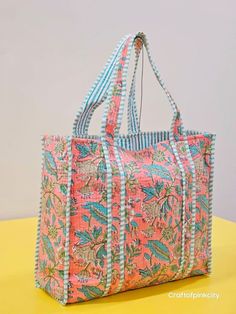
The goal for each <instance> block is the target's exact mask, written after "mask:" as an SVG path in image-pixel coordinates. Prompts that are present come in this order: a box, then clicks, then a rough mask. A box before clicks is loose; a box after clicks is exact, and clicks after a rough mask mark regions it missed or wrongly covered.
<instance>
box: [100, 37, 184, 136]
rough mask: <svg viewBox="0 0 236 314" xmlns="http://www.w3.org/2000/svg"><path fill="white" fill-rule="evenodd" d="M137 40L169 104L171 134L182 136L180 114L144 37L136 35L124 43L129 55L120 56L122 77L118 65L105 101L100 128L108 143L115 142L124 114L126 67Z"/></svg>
mask: <svg viewBox="0 0 236 314" xmlns="http://www.w3.org/2000/svg"><path fill="white" fill-rule="evenodd" d="M137 38H140V39H141V40H142V42H143V45H144V46H145V48H146V51H147V55H148V60H149V63H150V64H151V67H152V69H153V72H154V74H155V76H156V78H157V81H158V82H159V84H160V85H161V87H162V89H163V90H164V92H165V94H166V96H167V98H168V100H169V102H170V105H171V108H172V110H173V113H174V116H173V120H172V124H171V133H172V134H173V135H174V136H175V138H178V137H179V136H180V135H182V130H183V128H182V120H181V116H180V112H179V109H178V107H177V105H176V103H175V101H174V99H173V97H172V96H171V94H170V93H169V91H168V90H167V88H166V86H165V84H164V82H163V80H162V79H161V77H160V72H159V70H158V69H157V67H156V65H155V64H154V62H153V60H152V57H151V54H150V50H149V45H148V42H147V39H146V36H145V35H144V34H143V33H138V34H137V35H136V36H131V37H129V38H128V39H127V42H128V44H127V43H126V45H128V46H127V49H128V51H129V53H127V56H126V57H124V56H122V57H121V59H120V62H123V61H124V60H123V59H124V58H125V59H126V60H125V65H124V71H123V75H122V76H120V73H119V72H120V71H119V67H120V66H121V65H118V67H117V69H116V71H117V72H116V77H115V81H114V82H113V83H114V84H112V85H111V86H110V88H109V90H110V93H109V95H110V96H109V98H108V99H107V100H106V108H105V111H104V114H103V121H102V127H101V133H102V136H103V137H106V139H107V141H108V142H111V141H115V140H117V137H118V135H119V130H120V126H121V120H122V116H123V112H124V102H125V94H126V86H127V73H128V65H129V62H130V51H131V49H132V47H133V45H134V43H135V40H136V39H137Z"/></svg>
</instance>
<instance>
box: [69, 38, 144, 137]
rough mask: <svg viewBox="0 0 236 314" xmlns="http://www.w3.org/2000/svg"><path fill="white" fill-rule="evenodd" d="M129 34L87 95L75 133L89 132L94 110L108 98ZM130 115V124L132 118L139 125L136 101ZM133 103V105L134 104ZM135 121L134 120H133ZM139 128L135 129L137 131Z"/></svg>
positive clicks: (76, 123) (133, 102) (77, 120)
mask: <svg viewBox="0 0 236 314" xmlns="http://www.w3.org/2000/svg"><path fill="white" fill-rule="evenodd" d="M126 38H127V36H126V37H124V38H123V39H122V40H121V41H120V42H119V43H118V45H117V47H116V49H115V50H114V52H113V53H112V55H111V57H110V58H109V59H108V62H107V64H106V65H105V68H104V69H103V71H102V72H101V74H100V75H99V76H98V78H97V80H96V82H95V83H94V85H93V86H92V88H91V89H90V91H89V93H88V95H87V96H86V98H85V100H84V102H83V104H82V106H81V108H80V110H79V111H78V113H77V115H76V118H75V121H74V125H73V135H74V136H79V135H85V134H88V128H89V124H90V121H91V118H92V115H93V113H94V111H95V110H96V109H97V108H98V107H99V106H100V105H101V104H102V103H103V102H104V101H105V99H106V98H107V94H108V90H109V86H110V82H111V77H112V74H113V72H114V70H115V66H116V63H117V62H118V61H119V55H120V53H121V51H122V47H123V44H124V43H125V40H126ZM137 58H138V54H136V60H135V64H137V63H138V60H137ZM132 95H134V87H132ZM130 104H131V106H130V108H129V116H128V125H129V124H131V122H130V121H129V120H130V119H132V123H134V124H135V125H138V122H137V121H134V117H137V115H136V114H135V112H136V110H135V109H136V108H135V107H134V106H136V104H135V101H130ZM132 105H133V106H132ZM133 121H134V122H133ZM137 131H138V130H135V132H137Z"/></svg>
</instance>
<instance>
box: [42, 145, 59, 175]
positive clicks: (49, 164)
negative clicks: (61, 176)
mask: <svg viewBox="0 0 236 314" xmlns="http://www.w3.org/2000/svg"><path fill="white" fill-rule="evenodd" d="M44 164H45V167H46V169H47V172H48V173H49V174H51V175H53V176H55V177H56V178H57V165H56V162H55V160H54V158H53V156H52V153H51V152H49V151H45V152H44Z"/></svg>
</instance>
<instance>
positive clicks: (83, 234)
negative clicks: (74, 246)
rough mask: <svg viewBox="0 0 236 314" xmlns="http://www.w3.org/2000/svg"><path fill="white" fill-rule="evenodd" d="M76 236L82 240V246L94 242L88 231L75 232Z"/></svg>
mask: <svg viewBox="0 0 236 314" xmlns="http://www.w3.org/2000/svg"><path fill="white" fill-rule="evenodd" d="M75 236H76V237H78V238H80V244H86V243H89V242H91V241H92V238H91V235H90V234H89V233H88V231H78V230H77V231H75Z"/></svg>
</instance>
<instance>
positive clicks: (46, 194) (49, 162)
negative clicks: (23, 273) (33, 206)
mask: <svg viewBox="0 0 236 314" xmlns="http://www.w3.org/2000/svg"><path fill="white" fill-rule="evenodd" d="M67 187H68V145H67V141H66V138H65V137H59V136H44V138H43V168H42V191H41V193H42V195H41V224H40V239H39V255H38V263H37V265H36V267H37V271H36V278H37V281H38V283H39V285H40V287H41V288H43V289H45V290H46V291H47V292H48V293H49V294H51V295H52V296H53V297H55V298H56V299H58V300H60V301H63V297H64V295H63V294H64V291H63V278H64V277H63V276H64V253H65V252H64V246H65V227H66V226H65V217H66V201H67V197H66V195H67Z"/></svg>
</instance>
